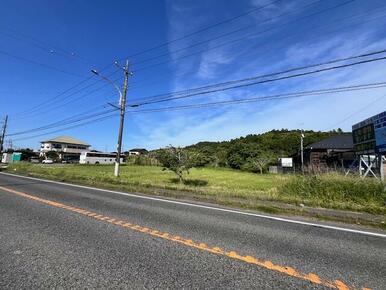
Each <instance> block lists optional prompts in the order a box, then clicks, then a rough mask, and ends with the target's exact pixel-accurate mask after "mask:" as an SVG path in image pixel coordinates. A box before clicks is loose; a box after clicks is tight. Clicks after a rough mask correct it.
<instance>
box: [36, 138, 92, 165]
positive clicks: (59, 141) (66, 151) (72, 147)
mask: <svg viewBox="0 0 386 290" xmlns="http://www.w3.org/2000/svg"><path fill="white" fill-rule="evenodd" d="M40 143H41V146H40V156H45V154H46V153H47V152H49V151H56V152H58V155H59V158H60V159H61V160H65V161H76V160H79V156H80V154H81V153H82V152H85V151H90V147H91V145H89V144H87V143H85V142H83V141H80V140H77V139H75V138H72V137H69V136H60V137H56V138H53V139H49V140H45V141H41V142H40Z"/></svg>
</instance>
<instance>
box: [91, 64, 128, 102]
mask: <svg viewBox="0 0 386 290" xmlns="http://www.w3.org/2000/svg"><path fill="white" fill-rule="evenodd" d="M91 72H92V73H93V74H94V75H97V76H98V77H100V78H101V79H103V80H105V81H106V82H108V83H109V84H111V85H113V87H114V88H115V89H116V90H117V91H118V93H119V104H121V102H122V91H121V89H120V88H119V87H118V86H117V85H116V84H115V83H114V82H113V81H112V80H110V79H109V78H107V77H105V76H103V75H101V74H100V73H99V72H98V71H97V70H96V69H92V70H91Z"/></svg>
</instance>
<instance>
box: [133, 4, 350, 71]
mask: <svg viewBox="0 0 386 290" xmlns="http://www.w3.org/2000/svg"><path fill="white" fill-rule="evenodd" d="M354 1H356V0H349V1H346V2H343V3H340V4H337V5H335V6H332V7H329V8H326V9H323V10H320V11H317V12H314V13H311V14H308V15H306V16H303V17H300V18H296V19H294V20H291V21H287V22H285V23H282V24H280V25H276V26H274V27H269V28H267V29H264V30H262V31H259V32H257V33H252V34H250V35H248V36H243V37H240V38H237V39H233V40H230V41H226V42H224V43H221V44H218V45H214V46H211V47H207V48H205V49H202V50H199V51H195V52H193V53H189V54H186V55H182V56H179V57H176V58H173V59H171V60H167V61H162V62H158V63H155V64H151V65H148V66H144V67H140V68H137V69H134V70H133V71H134V73H135V72H139V71H143V70H147V69H150V68H153V67H156V66H160V65H163V64H167V63H169V62H173V63H174V62H177V61H179V60H181V59H184V58H188V57H191V56H194V55H197V54H201V53H203V52H207V51H211V50H214V49H217V48H220V47H223V46H226V45H229V44H233V43H236V42H240V41H243V40H246V39H249V38H250V37H252V36H253V37H255V36H258V35H260V34H263V33H266V32H269V31H272V30H275V29H277V28H279V27H281V26H287V25H289V24H292V23H296V22H298V21H302V20H304V19H307V18H309V17H313V16H315V15H318V14H322V13H325V12H327V11H330V10H333V9H336V8H339V7H342V6H345V5H348V4H350V3H352V2H354ZM285 14H286V13H283V14H282V15H285ZM282 15H281V16H282ZM275 18H276V17H275Z"/></svg>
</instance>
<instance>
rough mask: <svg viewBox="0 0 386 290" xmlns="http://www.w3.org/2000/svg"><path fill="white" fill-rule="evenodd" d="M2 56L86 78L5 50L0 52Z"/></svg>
mask: <svg viewBox="0 0 386 290" xmlns="http://www.w3.org/2000/svg"><path fill="white" fill-rule="evenodd" d="M0 54H2V55H6V56H8V57H11V58H14V59H18V60H21V61H24V62H28V63H30V64H34V65H38V66H41V67H44V68H46V69H50V70H53V71H57V72H60V73H64V74H67V75H71V76H76V77H84V76H82V75H80V74H77V73H73V72H69V71H66V70H62V69H60V68H57V67H55V66H51V65H48V64H45V63H41V62H38V61H35V60H31V59H28V58H25V57H22V56H18V55H15V54H12V53H9V52H7V51H4V50H0Z"/></svg>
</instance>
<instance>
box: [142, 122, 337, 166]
mask: <svg viewBox="0 0 386 290" xmlns="http://www.w3.org/2000/svg"><path fill="white" fill-rule="evenodd" d="M341 133H343V131H342V130H341V129H338V130H333V131H329V132H320V131H319V132H315V131H312V130H307V131H303V134H304V135H305V138H304V146H305V147H306V146H307V145H309V144H312V143H315V142H318V141H320V140H322V139H325V138H328V137H330V136H332V135H336V134H341ZM300 136H301V130H287V129H282V130H272V131H269V132H266V133H262V134H251V135H247V136H245V137H240V138H236V139H232V140H230V141H222V142H199V143H197V144H194V145H190V146H187V147H184V148H179V150H181V152H184V154H185V155H186V156H185V155H184V158H183V160H184V161H185V163H186V162H188V163H189V164H184V168H191V167H203V166H209V167H228V168H233V169H239V170H244V171H252V172H260V173H263V172H264V171H266V170H267V167H268V166H269V165H271V164H276V163H277V159H278V158H280V157H294V158H295V161H296V158H297V156H298V152H299V150H300ZM173 148H174V147H168V148H163V149H158V150H154V151H152V152H150V154H151V156H154V157H156V158H157V159H158V160H160V162H161V164H163V165H164V167H166V168H168V167H169V165H170V162H169V161H170V159H173V158H174V159H175V157H173V155H175V154H173V152H174V153H175V152H176V148H174V149H173ZM179 154H180V155H181V154H182V153H179ZM174 164H175V162H174ZM165 165H166V166H165ZM174 167H175V165H174Z"/></svg>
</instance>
